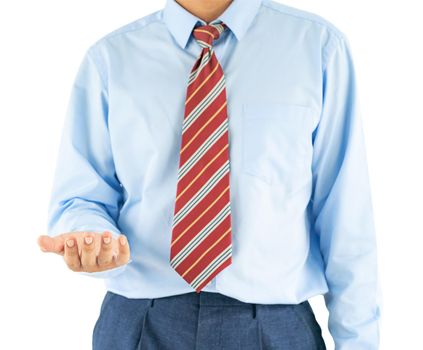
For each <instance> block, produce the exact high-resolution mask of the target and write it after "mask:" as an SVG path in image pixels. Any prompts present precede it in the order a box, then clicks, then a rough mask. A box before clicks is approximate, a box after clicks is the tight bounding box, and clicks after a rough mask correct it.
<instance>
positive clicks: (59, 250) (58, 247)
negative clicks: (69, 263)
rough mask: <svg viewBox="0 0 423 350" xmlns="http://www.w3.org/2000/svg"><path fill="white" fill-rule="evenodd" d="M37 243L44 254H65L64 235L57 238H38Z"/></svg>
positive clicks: (44, 236)
mask: <svg viewBox="0 0 423 350" xmlns="http://www.w3.org/2000/svg"><path fill="white" fill-rule="evenodd" d="M37 243H38V245H39V246H40V249H41V250H42V251H43V252H48V253H56V254H60V255H63V254H64V235H58V236H55V237H50V236H47V235H41V236H39V237H38V240H37Z"/></svg>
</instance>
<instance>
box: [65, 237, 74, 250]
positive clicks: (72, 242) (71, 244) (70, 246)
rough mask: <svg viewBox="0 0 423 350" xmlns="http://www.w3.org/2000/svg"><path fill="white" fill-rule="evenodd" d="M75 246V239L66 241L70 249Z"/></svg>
mask: <svg viewBox="0 0 423 350" xmlns="http://www.w3.org/2000/svg"><path fill="white" fill-rule="evenodd" d="M74 244H75V242H74V240H73V239H68V240H67V241H66V245H67V246H68V247H69V248H72V247H73V246H74Z"/></svg>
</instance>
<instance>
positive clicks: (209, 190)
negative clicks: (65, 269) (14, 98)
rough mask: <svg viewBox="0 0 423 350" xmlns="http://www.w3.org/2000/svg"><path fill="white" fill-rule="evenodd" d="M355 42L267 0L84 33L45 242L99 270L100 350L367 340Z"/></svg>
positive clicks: (317, 345) (370, 288)
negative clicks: (86, 40)
mask: <svg viewBox="0 0 423 350" xmlns="http://www.w3.org/2000/svg"><path fill="white" fill-rule="evenodd" d="M356 89H357V86H356V79H355V73H354V67H353V63H352V57H351V51H350V48H349V44H348V41H347V39H346V37H345V35H344V34H343V33H342V32H341V31H340V30H339V29H337V28H336V27H335V26H334V25H332V24H331V23H329V22H328V21H327V20H325V19H323V18H321V17H319V16H317V15H315V14H311V13H308V12H305V11H301V10H299V9H295V8H291V7H288V6H285V5H283V4H280V3H277V2H275V1H272V0H262V1H261V0H243V1H241V0H233V1H229V0H220V1H217V0H215V1H210V0H201V1H200V0H197V1H193V0H178V1H175V0H168V1H167V2H166V6H165V8H164V9H162V10H159V11H156V12H154V13H152V14H149V15H147V16H145V17H142V18H139V19H138V20H136V21H134V22H132V23H129V24H127V25H125V26H123V27H121V28H118V29H116V30H114V31H113V32H111V33H109V34H107V35H105V36H104V37H103V38H101V39H99V40H98V41H97V42H96V43H94V44H93V45H92V46H91V47H90V48H89V49H88V50H87V53H86V55H85V56H84V59H83V60H82V62H81V65H80V68H79V70H78V74H77V76H76V79H75V83H74V87H73V90H72V94H71V98H70V103H69V107H68V113H67V118H66V123H65V125H64V133H63V137H62V143H61V147H60V152H59V158H58V164H57V169H56V176H55V182H54V186H53V191H52V197H51V205H50V208H49V221H48V234H49V235H48V236H41V237H39V244H40V247H41V249H42V250H44V251H46V252H55V253H58V254H61V255H63V257H64V260H65V262H66V263H67V265H68V266H69V268H71V269H72V270H73V271H76V272H79V273H81V274H88V275H92V276H95V277H100V278H104V280H105V283H106V287H107V290H108V292H107V294H106V297H105V299H104V301H103V304H102V308H101V312H100V316H99V319H98V320H97V323H96V325H95V328H94V331H93V347H94V349H125V350H129V349H240V348H242V349H290V350H293V349H294V350H295V349H325V344H324V341H323V339H322V335H321V329H320V327H319V325H318V323H317V322H316V319H315V317H314V314H313V310H312V309H311V307H310V304H309V302H308V298H310V297H312V296H314V295H319V294H323V295H324V297H325V302H326V305H327V307H328V310H329V324H328V326H329V330H330V332H331V335H332V336H333V338H334V341H335V345H336V348H337V349H345V350H346V349H354V350H360V349H366V350H369V349H377V348H378V341H379V339H378V320H379V314H380V305H379V301H378V295H379V294H378V281H377V267H376V260H377V259H376V242H375V232H374V231H375V230H374V224H373V213H372V204H371V196H370V186H369V180H368V171H367V163H366V162H367V161H366V155H365V145H364V137H363V131H362V124H361V119H360V113H359V107H358V96H357V90H356Z"/></svg>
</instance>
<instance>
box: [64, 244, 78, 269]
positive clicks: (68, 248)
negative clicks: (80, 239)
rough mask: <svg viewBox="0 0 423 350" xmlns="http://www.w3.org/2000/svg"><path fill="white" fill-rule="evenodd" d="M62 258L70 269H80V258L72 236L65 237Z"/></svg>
mask: <svg viewBox="0 0 423 350" xmlns="http://www.w3.org/2000/svg"><path fill="white" fill-rule="evenodd" d="M63 258H64V260H65V262H66V265H67V266H68V267H69V268H70V269H71V270H72V271H80V270H81V260H80V258H79V252H78V244H77V243H76V241H75V239H74V238H73V237H71V238H68V239H66V241H65V252H64V255H63Z"/></svg>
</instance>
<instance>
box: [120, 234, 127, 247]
mask: <svg viewBox="0 0 423 350" xmlns="http://www.w3.org/2000/svg"><path fill="white" fill-rule="evenodd" d="M119 241H120V244H122V245H125V244H126V238H125V236H120V237H119Z"/></svg>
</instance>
